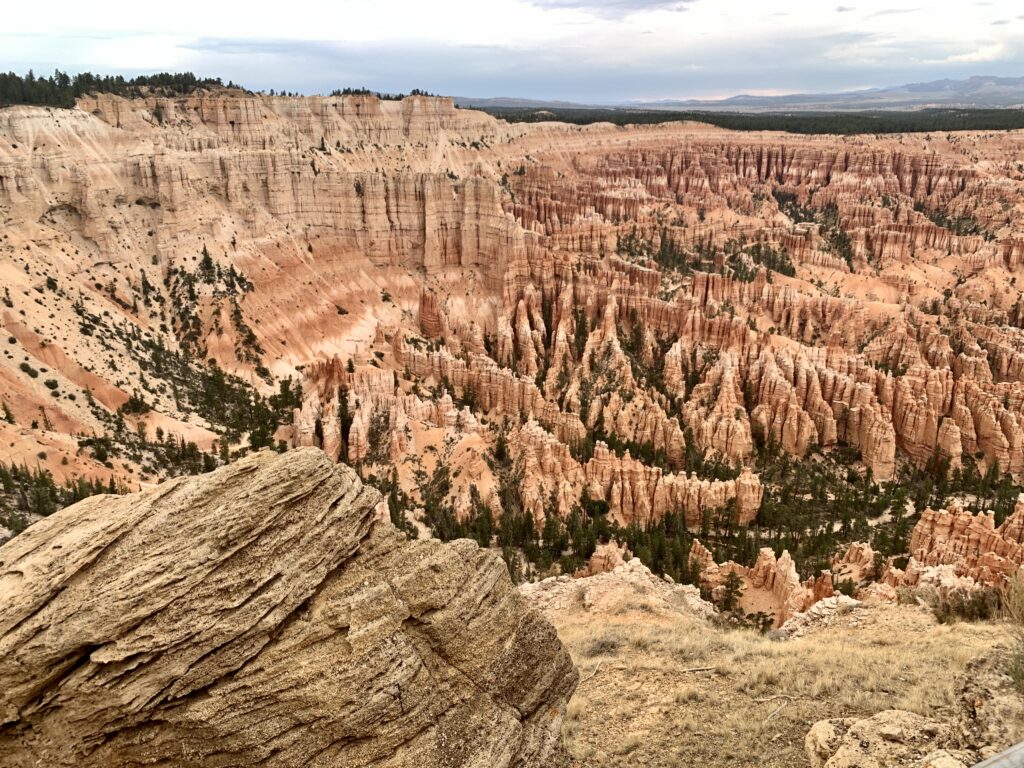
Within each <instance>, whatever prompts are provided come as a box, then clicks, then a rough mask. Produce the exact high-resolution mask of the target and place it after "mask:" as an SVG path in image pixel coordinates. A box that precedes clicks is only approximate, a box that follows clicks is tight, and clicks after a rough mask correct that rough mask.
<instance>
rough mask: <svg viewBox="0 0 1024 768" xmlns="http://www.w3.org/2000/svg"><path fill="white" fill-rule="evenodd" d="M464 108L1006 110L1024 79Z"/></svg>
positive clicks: (466, 101) (473, 102)
mask: <svg viewBox="0 0 1024 768" xmlns="http://www.w3.org/2000/svg"><path fill="white" fill-rule="evenodd" d="M455 103H456V104H458V105H459V106H461V107H476V108H478V109H573V108H579V109H592V108H595V107H597V108H604V109H630V110H636V109H642V110H670V111H676V110H678V111H693V110H700V111H707V112H790V111H802V112H836V111H858V110H869V109H871V110H875V109H884V110H917V109H928V108H946V109H950V108H953V109H957V108H963V109H1006V108H1018V109H1019V108H1022V107H1024V77H985V76H981V75H979V76H975V77H970V78H967V79H966V80H948V79H947V80H933V81H932V82H929V83H911V84H908V85H895V86H890V87H887V88H868V89H865V90H860V91H847V92H845V93H794V94H790V95H787V96H750V95H739V96H732V97H730V98H728V99H719V100H701V99H663V100H659V101H635V102H619V103H614V104H609V103H605V104H582V103H574V102H569V101H543V100H537V99H517V98H507V97H499V98H472V97H463V96H456V97H455Z"/></svg>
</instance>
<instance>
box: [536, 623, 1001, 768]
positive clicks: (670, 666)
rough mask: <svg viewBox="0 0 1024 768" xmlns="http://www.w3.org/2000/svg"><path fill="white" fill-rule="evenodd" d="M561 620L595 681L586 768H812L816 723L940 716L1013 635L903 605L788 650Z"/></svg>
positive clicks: (575, 711) (582, 731)
mask: <svg viewBox="0 0 1024 768" xmlns="http://www.w3.org/2000/svg"><path fill="white" fill-rule="evenodd" d="M553 620H554V622H555V624H556V626H558V629H559V634H560V636H561V637H562V639H563V641H564V642H565V643H566V645H567V646H568V647H569V649H570V651H571V652H572V654H573V658H574V660H575V661H576V663H577V665H578V666H579V667H580V675H581V678H582V679H584V680H585V682H584V683H582V684H581V686H580V688H579V690H578V692H577V693H576V696H575V697H574V699H573V701H572V703H571V704H570V706H569V711H568V715H567V718H566V725H565V735H566V738H567V742H568V745H569V748H570V751H571V753H572V754H573V756H574V757H575V758H576V760H577V764H578V765H580V766H583V765H586V766H627V765H644V766H690V765H702V766H706V767H707V768H712V767H714V766H747V765H758V766H785V767H786V768H793V767H794V766H802V765H806V764H807V762H806V759H805V757H804V753H803V740H804V736H805V734H806V733H807V730H808V728H810V726H811V725H812V724H813V723H815V722H817V721H818V720H821V719H823V718H826V717H841V716H848V715H866V714H872V713H874V712H877V711H880V710H883V709H889V708H900V709H908V710H910V711H913V712H917V713H920V714H923V715H936V714H941V713H942V711H943V710H948V709H950V708H951V707H952V706H953V703H954V695H955V676H956V674H957V672H959V671H960V670H961V669H962V668H963V667H964V665H965V664H966V662H967V661H968V660H970V659H971V658H974V657H975V656H978V655H980V654H981V653H983V652H984V651H985V650H987V649H989V648H991V647H993V646H994V645H997V644H1003V645H1005V644H1007V643H1008V642H1009V640H1010V633H1009V631H1008V626H1007V624H1005V623H964V622H959V623H956V624H938V623H937V622H936V621H935V619H934V618H933V617H932V616H931V615H930V614H929V613H928V612H927V611H925V610H922V609H916V608H908V607H896V606H892V607H877V608H872V609H871V610H866V611H861V612H857V613H856V614H854V615H851V616H848V617H845V618H844V619H843V620H842V622H841V624H840V625H836V626H833V627H830V628H825V629H821V630H818V631H816V632H814V633H813V634H811V635H809V636H805V637H803V638H799V639H796V640H791V641H784V642H779V641H772V640H769V639H767V638H765V637H763V636H761V635H758V634H756V633H754V632H751V631H747V630H728V629H722V628H716V627H712V626H710V625H709V624H707V623H704V622H701V621H699V620H697V619H694V618H691V617H688V616H678V617H673V618H664V617H661V618H659V617H652V616H650V615H643V616H640V615H638V614H633V615H629V614H620V615H615V616H607V617H604V616H602V617H600V619H599V620H596V621H595V617H593V616H587V615H580V614H576V615H573V616H568V617H558V616H555V617H553ZM598 664H600V665H601V666H600V668H599V669H598V667H597V665H598ZM702 667H713V668H714V669H713V670H711V671H695V668H702ZM595 669H596V670H597V674H595V675H593V676H592V677H591V675H592V673H593V672H594V671H595ZM588 677H589V679H587V678H588Z"/></svg>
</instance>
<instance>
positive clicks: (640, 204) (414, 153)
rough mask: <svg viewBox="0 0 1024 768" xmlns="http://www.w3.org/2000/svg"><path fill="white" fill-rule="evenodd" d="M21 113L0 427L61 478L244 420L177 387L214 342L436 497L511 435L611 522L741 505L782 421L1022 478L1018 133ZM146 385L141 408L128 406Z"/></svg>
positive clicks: (885, 462) (317, 429) (879, 461)
mask: <svg viewBox="0 0 1024 768" xmlns="http://www.w3.org/2000/svg"><path fill="white" fill-rule="evenodd" d="M0 139H2V140H0V212H2V213H3V215H4V217H5V229H4V234H3V237H2V240H0V257H2V259H0V266H2V269H3V273H2V274H3V277H4V281H5V285H7V286H8V287H9V298H7V299H5V302H4V305H3V306H2V307H0V319H2V323H3V328H4V330H5V331H6V332H7V335H8V343H7V346H6V347H5V350H4V351H5V355H4V356H3V358H2V359H0V381H2V383H3V385H4V390H5V392H6V394H5V395H4V400H5V402H6V403H7V405H8V407H9V408H10V410H11V413H12V415H13V418H14V421H15V422H16V423H15V424H13V425H12V424H7V423H3V424H0V429H2V430H3V436H4V437H5V438H7V437H10V438H11V439H9V440H5V443H6V444H7V445H9V446H11V448H10V449H9V453H8V455H9V457H11V458H24V457H26V456H32V455H36V454H39V453H40V452H42V453H45V454H46V458H45V459H44V461H45V462H46V464H47V465H48V466H50V467H51V468H52V469H53V471H54V472H55V473H57V474H58V476H59V477H61V478H63V477H65V476H70V475H73V474H75V473H79V474H81V473H93V474H100V475H104V476H105V475H107V474H115V475H117V476H119V477H122V478H130V480H131V482H132V483H136V482H140V481H142V482H150V481H153V480H156V479H159V478H160V477H162V476H163V475H164V474H166V471H165V470H164V469H161V468H160V467H158V466H154V462H152V461H150V460H149V459H148V454H147V450H148V448H147V447H146V445H145V444H144V443H143V444H140V443H139V442H138V441H137V440H135V439H134V438H133V437H132V435H133V434H135V433H137V432H138V431H139V430H143V431H144V432H145V434H146V435H148V438H147V439H149V440H152V438H153V436H154V433H155V431H156V430H157V429H159V430H160V431H161V433H162V434H164V435H171V434H173V435H175V436H179V437H182V438H185V439H186V440H189V441H194V442H195V443H196V444H197V445H198V447H199V448H200V449H201V450H204V451H208V450H218V449H219V448H220V446H221V444H222V443H228V444H229V447H230V448H231V449H236V448H238V447H244V445H245V439H246V438H245V436H244V435H243V434H240V433H238V432H237V430H235V431H232V430H227V432H226V433H225V430H224V426H225V425H224V424H223V423H218V421H217V418H218V415H217V413H216V411H215V409H211V408H209V407H207V408H205V409H204V408H203V407H202V405H201V404H197V402H195V400H196V398H195V397H194V394H193V393H191V392H188V391H186V390H188V387H187V386H186V381H187V379H188V376H187V375H186V372H185V371H184V369H183V368H182V367H181V366H183V365H186V364H199V365H201V364H203V363H205V362H208V361H213V362H215V363H216V364H217V365H218V366H219V367H220V368H222V369H223V370H225V371H227V372H229V373H234V374H238V375H239V376H241V377H242V378H243V379H246V380H248V381H250V382H251V383H252V384H253V385H254V386H255V387H256V388H257V389H260V390H262V391H263V392H264V393H265V394H269V393H270V392H271V391H272V390H273V389H276V387H277V385H278V383H279V382H280V381H281V380H282V379H284V378H285V377H288V376H291V377H292V379H293V382H294V383H295V384H298V383H299V382H301V384H302V387H303V396H302V398H301V400H300V401H299V402H298V403H297V406H298V407H297V409H296V410H295V411H294V417H293V418H284V421H290V422H291V423H290V425H287V426H286V427H285V428H282V429H281V430H280V431H278V433H277V435H276V436H275V437H276V439H281V440H284V441H285V442H287V443H290V444H292V445H316V446H320V447H323V448H324V450H325V451H327V453H328V454H329V455H330V456H331V457H332V458H336V459H344V460H348V461H351V462H355V463H358V464H360V465H362V466H363V467H364V468H366V469H367V470H368V471H371V472H372V473H374V474H376V475H377V476H379V477H380V476H386V475H388V474H389V473H390V471H391V468H392V467H393V468H395V469H396V470H397V471H398V481H399V484H400V486H401V488H402V490H403V492H405V493H407V494H409V495H410V496H411V497H412V498H414V499H416V498H418V497H417V493H418V489H419V487H420V485H421V484H422V474H423V473H426V474H427V475H430V474H431V473H433V472H434V470H435V469H436V468H437V466H438V465H439V464H442V465H451V466H452V467H454V468H455V469H457V470H458V469H463V468H464V469H465V471H462V472H454V471H453V472H452V475H453V483H452V489H451V494H450V495H451V499H452V502H453V504H454V505H455V508H456V510H457V511H458V512H459V513H460V514H463V513H464V512H465V511H466V510H468V509H469V508H470V506H471V502H472V498H473V497H472V494H471V488H470V486H472V485H476V486H477V492H478V493H479V494H482V496H483V497H484V498H485V499H488V500H489V503H491V504H492V506H493V508H494V509H495V511H498V508H497V506H495V504H496V495H495V494H496V493H497V491H496V489H497V488H498V487H499V486H500V485H501V483H502V482H504V481H503V480H502V478H501V477H496V476H495V470H494V469H493V468H492V467H491V466H490V463H488V462H487V461H485V458H486V457H487V456H488V455H489V454H490V453H491V452H492V451H493V450H494V447H495V445H496V441H497V439H498V434H499V433H501V434H502V435H503V436H504V437H505V438H511V437H515V438H516V439H515V440H512V442H513V443H514V444H515V445H514V450H513V451H512V453H513V454H514V456H515V459H516V461H519V462H520V463H524V464H528V465H529V467H530V468H531V470H532V469H533V468H535V467H539V468H541V470H542V471H530V472H527V473H525V474H524V475H523V476H522V477H521V478H520V479H519V482H518V488H519V497H520V499H519V500H520V503H521V504H522V506H523V507H524V508H526V509H528V510H530V511H531V512H532V513H533V515H534V516H535V517H536V518H537V520H538V521H540V520H542V519H543V514H544V511H545V510H546V509H547V508H548V507H549V506H550V505H551V503H552V500H553V504H554V507H555V510H556V511H557V512H558V514H560V515H563V516H564V515H567V514H569V513H570V511H571V510H572V509H573V507H574V506H575V505H577V504H578V503H579V501H580V495H581V494H582V492H583V490H584V489H586V490H587V492H588V493H589V494H590V497H591V498H592V499H595V500H600V501H606V502H607V503H608V504H609V506H610V508H611V510H612V514H613V515H614V516H615V518H616V519H617V520H619V521H620V522H622V523H629V522H632V521H637V522H640V523H644V522H646V521H650V520H656V519H658V518H659V517H660V516H662V515H664V514H666V513H670V512H671V513H679V514H682V515H684V516H685V519H686V521H687V522H688V523H689V524H691V525H694V526H697V525H700V523H701V521H702V519H703V518H704V516H705V513H706V512H708V511H712V510H714V511H716V512H718V511H720V510H722V509H724V508H731V509H732V510H733V512H734V513H735V514H736V521H737V522H738V523H739V524H741V525H744V524H747V523H749V522H751V521H753V520H754V519H755V518H756V516H757V513H758V510H759V508H760V506H761V503H762V497H763V494H764V489H763V483H762V482H761V480H760V479H759V478H758V477H757V471H756V466H755V465H756V459H757V457H758V455H759V452H760V451H761V450H762V448H763V447H764V446H765V445H777V446H778V447H779V448H780V449H781V450H782V451H784V452H785V453H787V454H789V455H791V456H793V457H795V458H798V459H804V458H806V457H808V456H811V455H818V454H824V455H828V454H829V453H830V452H833V451H837V450H842V451H847V452H849V454H850V456H852V460H853V461H854V463H855V468H856V470H857V471H858V472H860V473H865V472H867V471H868V470H870V473H871V478H872V479H873V480H875V481H889V480H891V479H893V478H894V477H895V476H896V473H897V471H898V469H899V467H900V466H901V465H904V464H907V463H910V464H914V465H917V466H919V467H923V466H925V465H927V464H928V463H929V462H933V461H936V460H938V461H942V462H946V463H947V465H948V466H949V467H950V468H951V469H953V470H955V469H958V468H962V467H964V466H965V464H966V465H969V466H976V467H977V468H978V469H979V470H980V471H981V472H982V473H984V472H985V471H987V470H989V469H990V468H992V467H995V466H996V465H998V472H999V473H1007V472H1008V473H1011V474H1012V475H1013V477H1014V478H1015V479H1018V480H1020V479H1021V477H1022V476H1024V429H1022V426H1021V422H1022V419H1024V363H1022V360H1024V357H1022V354H1024V353H1022V350H1024V336H1022V331H1021V330H1020V328H1019V326H1020V325H1021V324H1022V323H1024V312H1022V311H1021V309H1020V308H1021V306H1024V305H1022V304H1021V303H1020V296H1021V294H1020V291H1019V290H1018V289H1017V287H1016V283H1017V272H1018V271H1019V270H1020V269H1021V266H1022V265H1021V261H1022V253H1024V248H1022V247H1021V243H1022V242H1024V234H1022V233H1021V232H1020V231H1019V225H1018V224H1017V222H1018V221H1019V220H1020V217H1019V216H1018V215H1017V213H1018V209H1019V208H1020V206H1021V205H1022V198H1021V195H1020V193H1019V183H1020V181H1021V180H1022V177H1021V172H1020V170H1019V168H1018V166H1017V164H1016V160H1015V158H1016V157H1017V156H1018V155H1019V154H1020V152H1019V151H1020V149H1021V143H1022V141H1024V138H1022V136H1021V135H1019V134H1016V133H1004V134H1000V135H998V136H994V135H985V134H967V133H965V134H949V135H944V136H937V135H930V136H894V137H887V138H878V137H853V138H849V137H847V138H837V137H797V136H788V135H783V134H759V133H731V132H728V131H722V130H718V129H713V128H709V127H706V126H701V125H697V124H665V125H659V126H647V127H630V128H627V129H623V128H616V127H611V126H607V125H593V126H586V127H577V126H568V125H560V124H539V125H508V124H506V123H503V122H501V121H497V120H494V119H492V118H490V117H488V116H486V115H483V114H481V113H476V112H473V111H470V110H459V109H455V108H454V107H453V106H452V104H451V102H450V101H449V100H445V99H434V98H427V97H413V98H409V99H406V100H403V101H401V102H381V101H378V100H377V99H375V98H372V97H361V96H360V97H356V96H352V97H337V98H334V97H330V98H327V97H324V98H285V97H264V96H258V95H251V94H244V93H240V92H231V91H222V92H210V93H202V94H197V95H194V96H191V97H183V98H171V99H168V98H149V99H137V100H131V101H129V100H124V99H120V98H116V97H108V96H96V97H89V98H86V99H83V100H82V102H81V103H80V105H79V109H77V110H70V111H69V110H57V111H49V110H43V109H30V108H9V109H4V110H0ZM47 278H52V282H51V281H48V280H47ZM178 353H180V354H181V358H180V359H178V358H175V360H176V361H177V362H176V363H175V365H168V357H167V356H168V355H169V354H170V355H174V354H178ZM182 360H184V362H182ZM22 364H24V366H27V367H28V369H30V370H34V371H36V372H37V375H36V376H35V377H33V376H32V374H31V373H30V372H29V371H28V370H26V368H25V367H24V366H23V365H22ZM42 369H45V370H42ZM48 380H50V381H52V382H53V383H54V384H55V386H53V387H51V386H50V384H47V383H46V382H47V381H48ZM135 393H138V394H140V395H141V396H142V397H143V398H144V399H145V400H146V403H147V406H148V407H149V409H150V410H148V411H146V412H144V413H141V414H140V413H137V412H136V411H133V410H132V409H131V408H129V409H128V411H127V412H126V413H125V414H124V418H125V421H126V422H127V423H126V424H125V425H124V428H121V427H120V425H119V424H118V423H117V421H116V419H115V418H114V412H115V411H116V410H117V409H119V408H121V407H122V406H124V405H125V404H126V403H128V402H129V396H131V395H133V394H135ZM289 415H290V412H289ZM33 422H35V423H36V426H35V427H32V426H30V425H31V424H32V423H33ZM538 428H539V429H542V430H543V432H544V433H545V435H543V436H542V435H540V434H539V433H538V432H537V430H538ZM119 430H120V431H119ZM78 433H85V434H92V435H95V436H97V437H100V436H105V437H109V438H110V439H111V440H113V442H114V444H115V446H121V449H120V451H119V458H118V460H117V461H109V460H108V461H107V462H106V465H104V464H103V462H100V461H94V458H95V456H96V454H97V451H95V450H82V449H79V447H78V445H77V444H76V441H75V440H74V439H73V438H72V437H71V436H72V435H74V434H78ZM0 456H3V454H0ZM63 459H67V460H68V461H67V463H63V462H62V460H63ZM707 461H711V462H714V467H716V468H717V469H716V471H714V472H711V471H709V470H708V464H707V463H706V462H707ZM492 463H493V462H492Z"/></svg>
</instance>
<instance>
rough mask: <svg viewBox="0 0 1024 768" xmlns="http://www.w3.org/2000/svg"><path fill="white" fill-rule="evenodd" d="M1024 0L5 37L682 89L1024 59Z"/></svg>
mask: <svg viewBox="0 0 1024 768" xmlns="http://www.w3.org/2000/svg"><path fill="white" fill-rule="evenodd" d="M847 1H848V2H849V0H847ZM1018 3H1019V0H992V2H991V4H990V5H986V6H974V7H972V8H971V11H970V12H969V13H964V11H963V7H962V3H960V2H954V1H953V0H946V1H945V2H929V3H926V2H924V0H907V1H906V4H905V5H901V6H897V7H895V8H894V7H892V5H891V4H890V2H888V1H887V0H856V2H849V4H846V5H839V6H837V5H835V4H825V3H821V2H820V0H787V2H786V3H784V4H780V3H774V4H770V3H760V4H754V3H752V2H751V1H750V0H486V2H480V0H433V2H423V0H373V1H372V2H369V1H367V0H292V2H291V3H290V4H288V5H287V6H282V5H281V4H280V3H279V2H277V0H274V2H270V0H251V1H250V2H249V3H247V4H246V5H245V6H239V5H238V4H237V3H227V2H217V1H216V0H175V3H174V4H173V12H170V13H169V12H167V9H166V8H163V7H158V6H154V5H145V4H141V5H140V4H139V3H138V2H137V0H131V2H129V0H108V1H107V2H105V3H104V4H103V5H104V7H103V12H102V13H97V11H96V8H95V7H94V4H93V5H90V4H88V3H82V2H80V0H74V1H72V0H51V3H50V4H49V5H48V6H47V9H46V13H40V12H39V8H38V7H34V6H32V5H31V4H25V3H16V4H11V5H10V7H9V8H5V9H4V24H3V28H2V29H0V46H2V50H3V51H4V62H3V66H4V68H5V69H7V68H13V69H16V70H19V71H24V70H26V69H28V68H29V67H34V68H35V69H36V70H37V71H45V70H46V69H48V68H52V67H55V66H59V67H61V68H62V69H65V70H73V71H78V70H85V69H92V70H98V71H121V72H125V73H128V74H131V73H138V72H148V71H156V70H162V69H169V68H189V69H193V70H194V71H197V72H199V73H200V74H206V75H219V76H222V77H224V78H225V79H233V80H235V81H237V82H241V83H244V84H247V85H250V86H252V87H266V88H269V87H275V88H287V89H289V90H315V89H319V88H324V87H327V86H328V85H330V86H331V87H336V86H341V85H366V86H368V87H375V88H380V89H385V90H407V89H408V88H411V87H425V88H428V89H430V90H434V91H444V92H448V93H460V92H461V93H463V94H465V95H481V96H483V95H521V96H531V95H535V96H540V97H548V98H570V99H571V98H576V99H591V100H593V99H596V98H598V97H599V96H601V95H602V94H603V95H604V98H605V100H615V99H622V98H626V99H628V98H662V97H664V98H673V97H687V96H701V95H705V94H722V93H737V92H742V91H755V90H760V91H772V92H780V91H783V92H793V91H822V90H842V89H848V88H852V87H854V86H860V85H863V84H865V83H867V84H870V85H891V84H896V83H903V82H915V81H922V80H930V79H937V78H939V77H951V76H957V77H962V76H966V75H969V74H1021V73H1022V72H1024V46H1021V45H1020V37H1019V33H1020V31H1021V29H1020V27H1021V25H1020V24H1019V23H1018V22H1013V23H1010V24H994V22H997V21H1001V20H1004V19H1008V18H1012V17H1014V16H1017V15H1018V14H1019V13H1020V8H1019V5H1018ZM780 6H781V7H780ZM926 6H927V7H926ZM680 10H681V11H683V12H679V11H680ZM780 11H785V13H780ZM978 67H983V69H980V70H979V69H978ZM467 88H472V89H473V90H472V92H469V91H466V89H467Z"/></svg>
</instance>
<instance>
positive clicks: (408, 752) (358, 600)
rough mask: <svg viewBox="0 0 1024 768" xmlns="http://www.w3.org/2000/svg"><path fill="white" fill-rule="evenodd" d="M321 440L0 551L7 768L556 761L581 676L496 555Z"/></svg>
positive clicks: (98, 503) (38, 533)
mask: <svg viewBox="0 0 1024 768" xmlns="http://www.w3.org/2000/svg"><path fill="white" fill-rule="evenodd" d="M380 502H381V499H380V496H379V494H378V493H377V492H376V491H374V490H371V489H369V488H366V487H364V486H362V484H361V483H360V482H359V480H358V478H357V477H356V475H355V474H354V472H352V470H350V469H349V468H347V467H345V466H339V465H335V464H333V463H332V462H331V461H330V460H329V459H328V458H327V456H326V455H325V454H323V453H322V452H321V451H318V450H315V449H299V450H295V451H291V452H288V453H285V454H281V455H279V454H274V453H269V452H264V453H260V454H256V455H254V456H250V457H248V458H245V459H242V460H240V461H239V462H237V463H235V464H232V465H229V466H227V467H225V468H223V469H220V470H218V471H216V472H214V473H213V474H211V475H207V476H203V477H199V478H191V479H179V480H174V481H170V482H168V483H166V484H164V485H161V486H159V487H158V488H156V489H154V490H152V491H148V492H145V493H142V494H137V495H133V496H123V497H109V496H104V497H93V498H90V499H87V500H86V501H83V502H81V503H79V504H76V505H74V506H72V507H69V508H68V509H65V510H63V511H61V512H59V513H57V514H55V515H53V516H52V517H50V518H48V519H46V520H44V521H42V522H40V523H39V524H37V525H34V526H32V528H31V529H30V530H28V531H26V532H25V533H24V534H23V535H22V536H19V537H18V538H17V539H15V540H13V541H12V542H10V543H9V544H7V545H6V546H4V547H3V548H0V594H2V595H3V601H2V603H0V754H2V755H3V760H2V762H3V764H4V765H5V766H14V767H20V766H30V765H31V766H36V765H47V766H104V767H106V766H141V765H144V764H145V765H151V764H160V765H174V766H179V765H180V766H185V765H217V766H243V765H244V766H248V765H254V764H257V763H259V764H261V765H268V766H294V765H309V766H327V765H330V766H366V765H374V766H396V767H397V766H417V767H418V768H422V767H424V766H440V765H459V766H480V767H481V768H483V767H484V766H488V767H489V766H548V765H561V764H563V762H564V757H563V750H562V746H561V741H560V727H561V721H562V715H563V713H564V710H565V705H566V702H567V700H568V697H569V696H570V694H571V693H572V691H573V688H574V687H575V684H576V680H577V675H576V672H575V670H574V669H573V666H572V662H571V661H570V659H569V656H568V654H567V652H566V651H565V649H564V648H563V647H562V645H561V643H560V642H559V641H558V639H557V637H556V636H555V632H554V629H553V628H552V627H551V626H550V625H549V624H548V623H547V621H546V620H545V619H544V618H543V617H542V616H541V615H540V614H539V613H538V612H536V611H534V610H532V609H530V608H529V607H528V606H527V605H526V603H525V602H524V601H523V599H522V598H521V597H520V596H519V594H518V593H517V592H516V590H515V589H514V588H513V586H512V584H511V582H510V580H509V578H508V575H507V572H506V570H505V567H504V566H503V564H502V563H501V560H500V559H499V558H497V557H495V556H494V555H492V554H490V553H488V552H484V551H481V550H480V549H479V548H478V547H477V546H476V545H475V544H473V543H471V542H469V541H459V542H455V543H453V544H447V545H445V544H440V543H438V542H436V541H419V542H408V541H406V540H405V539H404V537H402V536H401V535H400V534H399V533H398V532H397V531H395V530H394V529H393V528H392V527H391V526H390V524H389V523H388V522H387V518H386V515H385V516H383V518H381V517H380V516H379V514H378V511H377V510H378V508H379V505H380Z"/></svg>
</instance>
